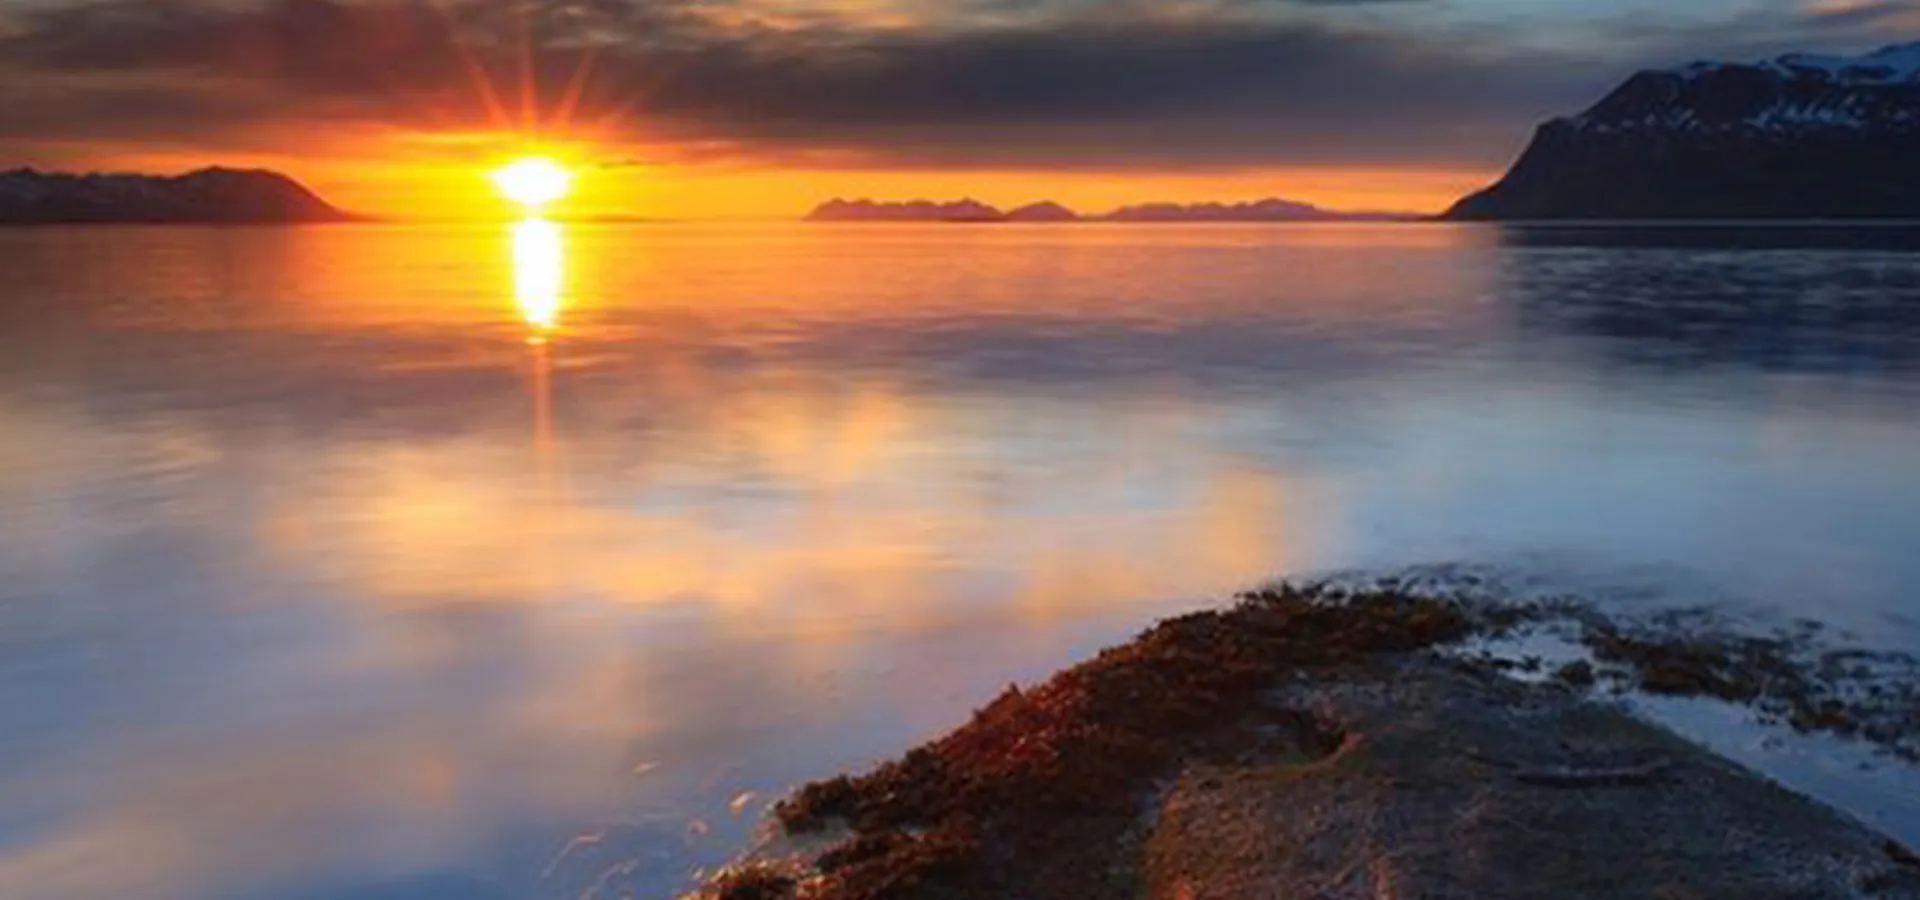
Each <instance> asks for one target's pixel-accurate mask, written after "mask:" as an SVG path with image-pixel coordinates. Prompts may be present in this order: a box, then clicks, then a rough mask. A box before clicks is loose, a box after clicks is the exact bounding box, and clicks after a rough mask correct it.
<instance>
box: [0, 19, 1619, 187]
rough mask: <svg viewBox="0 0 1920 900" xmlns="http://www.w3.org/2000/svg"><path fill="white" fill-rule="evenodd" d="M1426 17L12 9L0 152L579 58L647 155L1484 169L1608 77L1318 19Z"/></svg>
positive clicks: (421, 113)
mask: <svg viewBox="0 0 1920 900" xmlns="http://www.w3.org/2000/svg"><path fill="white" fill-rule="evenodd" d="M1422 2H1423V0H1265V2H1261V3H1249V2H1244V0H1242V2H1229V3H1226V4H1224V5H1223V4H1221V3H1191V2H1178V0H1159V2H1153V0H1140V2H1121V3H1073V2H1063V0H1055V2H1053V3H1049V4H1041V5H1039V6H1036V7H1032V8H1030V9H1029V10H1028V11H1027V12H1024V13H1020V14H1018V15H1017V16H1014V17H1012V18H1008V17H1006V16H1004V15H1000V14H998V13H996V12H995V7H993V6H992V5H991V4H990V3H973V4H962V5H960V6H959V7H954V8H953V9H957V10H958V11H949V12H946V13H940V14H935V13H931V12H927V11H925V10H922V9H919V8H917V7H914V6H911V5H907V6H902V5H898V4H893V5H885V4H883V5H862V6H852V5H846V4H841V5H837V6H805V5H790V4H788V5H780V6H770V5H767V4H765V3H763V2H759V0H729V2H718V3H716V2H698V0H538V2H535V3H531V4H523V5H515V4H499V3H482V2H479V0H264V2H247V3H240V4H234V3H217V2H214V0H91V2H85V3H79V4H64V5H59V6H36V7H31V8H29V9H27V10H26V11H24V12H21V13H18V14H17V15H16V16H15V17H14V18H15V22H14V27H13V28H12V29H11V30H10V32H9V33H8V34H7V35H6V36H4V37H0V59H4V60H8V61H9V63H10V67H11V68H12V69H13V70H14V71H13V73H12V77H11V78H9V79H8V80H7V82H6V83H7V84H8V87H7V88H5V89H4V92H5V96H6V98H7V99H9V100H10V101H12V103H11V104H10V107H9V108H10V109H16V110H30V111H31V112H30V114H27V115H20V114H18V113H16V114H13V115H10V116H9V117H7V120H6V121H5V122H0V135H6V134H10V135H11V136H13V137H15V138H20V137H28V136H48V135H54V136H62V135H64V136H80V137H112V136H114V135H115V134H116V132H118V131H119V130H120V129H123V128H129V127H131V128H132V130H133V132H134V135H133V136H135V137H140V138H145V139H165V138H168V137H172V138H175V139H181V140H193V139H200V140H216V139H218V138H219V137H221V136H230V135H233V134H235V133H241V132H249V131H258V130H260V128H261V127H262V126H264V125H268V124H279V125H298V124H300V123H307V124H309V125H317V124H325V123H342V122H346V123H362V124H379V125H385V126H395V127H402V128H428V129H436V128H437V129H448V128H453V129H459V128H465V129H480V128H487V127H498V126H504V125H508V124H510V122H511V121H512V120H513V119H515V117H516V116H517V111H518V109H519V106H520V103H521V97H520V93H519V89H518V87H517V85H518V83H519V82H520V81H521V73H523V72H525V73H530V74H531V75H532V80H533V81H535V82H537V84H538V85H539V87H538V90H537V96H536V98H535V99H536V101H537V102H536V103H535V105H536V106H538V107H539V108H541V109H544V110H549V111H551V110H554V109H557V108H559V107H561V106H564V105H566V101H565V99H564V98H565V95H566V94H567V93H568V89H567V85H569V84H570V83H571V82H572V80H573V79H574V77H575V75H576V73H579V72H582V71H583V70H582V68H581V66H582V63H583V61H584V62H586V63H587V64H588V65H589V67H590V68H589V69H586V70H584V71H586V72H588V73H589V77H588V78H587V79H586V80H585V82H584V89H583V91H582V99H581V102H580V104H579V112H578V115H577V116H575V121H576V122H594V121H603V122H605V121H611V122H613V123H614V125H615V126H616V127H617V128H618V129H620V130H621V131H622V134H621V136H622V137H624V138H626V139H627V140H629V141H632V142H634V143H638V144H641V145H643V146H649V155H653V150H652V146H650V145H664V146H667V147H671V146H673V145H685V146H687V147H699V148H707V149H708V150H709V151H711V148H713V147H716V146H719V147H724V148H727V150H728V152H732V153H736V154H745V155H750V156H757V157H767V158H778V159H783V160H786V161H788V162H790V163H791V162H805V161H807V160H820V159H831V160H838V161H846V160H858V161H861V162H862V163H864V164H870V165H899V166H914V165H938V166H952V165H974V164H977V165H992V166H1010V165H1011V166H1019V165H1030V166H1036V167H1051V166H1073V167H1085V168H1098V167H1103V166H1104V167H1118V168H1129V167H1142V166H1147V167H1181V166H1226V165H1231V166H1241V165H1255V164H1269V165H1271V164H1288V163H1320V162H1346V163H1352V162H1356V161H1360V162H1382V163H1392V162H1434V161H1436V160H1453V161H1463V160H1471V161H1477V162H1482V163H1484V162H1497V161H1499V160H1501V159H1502V158H1503V157H1504V155H1505V154H1507V153H1510V152H1511V150H1512V148H1513V147H1514V146H1515V145H1516V144H1517V143H1518V142H1519V141H1520V140H1522V139H1524V136H1525V132H1526V129H1527V127H1528V126H1529V125H1530V123H1531V122H1532V121H1534V120H1536V119H1538V118H1540V117H1541V116H1543V115H1546V114H1549V113H1553V112H1558V111H1561V110H1563V109H1566V108H1570V107H1574V106H1578V105H1581V104H1582V103H1583V102H1585V101H1586V100H1589V99H1591V97H1592V96H1593V94H1594V92H1596V91H1598V90H1600V89H1603V88H1604V87H1605V86H1606V85H1607V83H1608V82H1609V81H1610V80H1611V79H1612V78H1613V77H1615V75H1616V74H1617V73H1615V72H1613V71H1612V70H1610V69H1609V68H1608V67H1606V66H1604V65H1601V64H1595V63H1593V62H1591V61H1581V60H1570V59H1567V58H1564V57H1558V56H1550V55H1546V54H1542V53H1537V52H1525V51H1516V50H1511V49H1506V50H1502V49H1501V48H1491V47H1481V46H1476V45H1474V44H1472V43H1471V42H1461V41H1457V40H1451V39H1440V38H1437V37H1424V36H1421V35H1419V34H1414V33H1408V32H1396V31H1390V30H1386V29H1384V28H1382V27H1379V26H1365V25H1361V24H1357V23H1354V22H1345V21H1343V20H1341V19H1340V18H1339V13H1338V11H1337V10H1334V8H1335V7H1346V8H1356V7H1362V6H1369V5H1376V4H1380V3H1398V4H1405V5H1411V4H1420V3H1422ZM1329 10H1333V11H1332V12H1328V11H1329ZM517 11H518V13H523V14H516V12H517ZM1323 13H1324V14H1323ZM523 47H526V48H530V49H527V50H525V51H524V52H523V50H522V48H523ZM479 73H485V77H477V76H478V74H479ZM485 84H492V85H494V86H495V87H494V88H493V90H494V93H496V94H498V95H499V96H498V97H497V98H496V100H489V99H488V97H487V90H486V89H485V88H483V87H482V85H485ZM162 108H164V109H166V110H168V112H167V113H166V114H165V115H161V114H158V113H156V112H154V111H155V110H160V109H162ZM119 111H124V113H125V114H126V117H129V118H131V119H132V120H133V121H132V122H128V121H126V120H124V119H123V117H122V116H120V115H117V114H116V113H117V112H119ZM169 123H171V126H170V127H171V128H172V130H174V131H176V132H178V133H177V134H173V135H168V134H167V131H168V130H169ZM281 131H282V133H287V129H284V128H283V129H281ZM295 133H297V131H296V132H295ZM667 155H669V156H670V155H672V154H671V152H668V154H667Z"/></svg>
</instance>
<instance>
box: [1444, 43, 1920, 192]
mask: <svg viewBox="0 0 1920 900" xmlns="http://www.w3.org/2000/svg"><path fill="white" fill-rule="evenodd" d="M1916 160H1920V42H1916V43H1912V44H1902V45H1897V46H1892V47H1886V48H1884V49H1881V50H1878V51H1876V52H1873V53H1869V54H1866V55H1864V56H1858V57H1837V56H1818V55H1812V54H1801V53H1796V54H1788V55H1786V56H1781V57H1778V58H1776V59H1772V60H1767V61H1764V62H1759V63H1753V64H1746V65H1741V64H1729V63H1714V62H1697V63H1693V64H1691V65H1688V66H1684V67H1681V68H1677V69H1665V70H1654V71H1644V72H1640V73H1638V74H1636V75H1634V76H1633V77H1632V78H1629V79H1627V81H1626V82H1625V83H1623V84H1621V85H1620V86H1619V87H1618V88H1615V89H1614V91H1613V92H1612V93H1610V94H1608V95H1607V96H1606V97H1605V98H1604V99H1602V100H1601V101H1600V102H1599V103H1596V104H1594V105H1593V107H1592V108H1590V109H1588V110H1587V111H1585V112H1583V113H1581V114H1579V115H1577V116H1570V117H1566V118H1560V119H1554V120H1552V121H1549V122H1547V123H1546V124H1544V125H1542V126H1540V128H1539V130H1538V131H1537V132H1536V133H1535V134H1534V138H1533V142H1532V143H1531V144H1530V145H1529V146H1528V147H1527V149H1526V152H1525V153H1523V154H1522V155H1521V157H1520V159H1519V161H1518V162H1516V163H1515V164H1514V166H1513V168H1512V169H1511V170H1509V171H1508V172H1507V175H1506V177H1504V178H1502V179H1501V180H1500V182H1499V183H1497V184H1495V185H1493V186H1492V187H1490V188H1488V189H1486V190H1484V191H1481V192H1480V193H1477V194H1474V195H1473V196H1470V197H1468V198H1466V199H1464V200H1462V201H1460V202H1459V203H1458V204H1456V205H1455V206H1454V208H1453V209H1452V210H1451V211H1450V212H1449V216H1451V217H1453V218H1465V219H1526V218H1674V217H1694V218H1852V217H1908V216H1916V217H1920V164H1916Z"/></svg>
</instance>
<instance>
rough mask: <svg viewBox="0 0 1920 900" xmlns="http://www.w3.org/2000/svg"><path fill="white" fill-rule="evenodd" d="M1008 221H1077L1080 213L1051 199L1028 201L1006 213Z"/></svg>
mask: <svg viewBox="0 0 1920 900" xmlns="http://www.w3.org/2000/svg"><path fill="white" fill-rule="evenodd" d="M1007 221H1009V222H1078V221H1080V214H1079V213H1076V212H1074V211H1073V210H1071V209H1068V208H1066V207H1064V206H1061V205H1060V204H1058V203H1055V202H1053V201H1051V200H1043V201H1041V202H1039V203H1029V204H1027V205H1025V206H1022V207H1018V208H1016V209H1014V210H1013V211H1011V212H1009V213H1007Z"/></svg>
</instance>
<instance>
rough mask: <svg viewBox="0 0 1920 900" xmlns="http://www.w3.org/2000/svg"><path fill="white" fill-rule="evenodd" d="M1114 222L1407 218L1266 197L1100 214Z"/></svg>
mask: <svg viewBox="0 0 1920 900" xmlns="http://www.w3.org/2000/svg"><path fill="white" fill-rule="evenodd" d="M1102 218H1105V219H1107V220H1108V221H1113V222H1333V221H1359V220H1371V221H1386V220H1393V219H1410V218H1413V217H1412V216H1410V215H1401V214H1397V213H1365V212H1340V211H1337V210H1331V209H1322V208H1320V207H1318V206H1314V205H1313V204H1311V203H1300V202H1297V201H1293V200H1281V199H1278V198H1273V197H1269V198H1267V199H1265V200H1255V201H1253V202H1252V203H1190V204H1182V203H1142V204H1138V205H1135V206H1122V207H1120V208H1119V209H1116V210H1114V211H1113V212H1110V213H1108V214H1106V215H1105V216H1103V217H1102Z"/></svg>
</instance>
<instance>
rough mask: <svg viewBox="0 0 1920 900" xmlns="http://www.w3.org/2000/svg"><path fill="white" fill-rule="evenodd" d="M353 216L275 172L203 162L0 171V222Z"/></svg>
mask: <svg viewBox="0 0 1920 900" xmlns="http://www.w3.org/2000/svg"><path fill="white" fill-rule="evenodd" d="M352 218H353V217H352V216H350V215H348V214H347V213H345V212H342V211H341V210H339V209H337V208H335V207H334V206H332V205H331V204H329V203H327V202H326V201H325V200H322V199H320V197H319V196H317V195H316V194H314V193H313V192H312V191H310V190H308V189H307V188H306V187H304V186H302V185H301V184H300V183H299V182H297V181H294V180H293V179H291V178H288V177H287V176H285V175H281V174H279V173H277V172H269V171H265V170H258V169H251V170H242V169H220V168H213V169H201V170H199V171H197V172H189V173H187V174H184V175H173V176H156V175H126V174H88V175H73V174H66V173H60V172H37V171H34V170H33V169H14V170H12V171H6V172H0V225H41V224H58V223H95V222H98V223H105V222H156V223H157V222H178V223H212V224H250V223H280V222H338V221H346V220H349V219H352Z"/></svg>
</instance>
